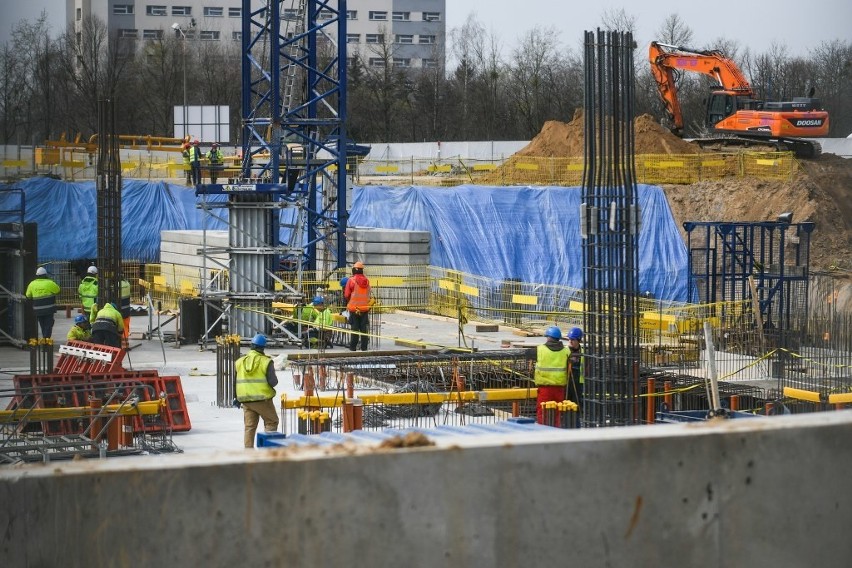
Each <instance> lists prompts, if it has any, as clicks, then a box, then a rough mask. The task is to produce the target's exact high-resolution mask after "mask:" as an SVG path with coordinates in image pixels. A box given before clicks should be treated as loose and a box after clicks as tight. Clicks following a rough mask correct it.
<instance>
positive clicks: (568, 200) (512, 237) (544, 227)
mask: <svg viewBox="0 0 852 568" xmlns="http://www.w3.org/2000/svg"><path fill="white" fill-rule="evenodd" d="M638 189H639V206H640V207H641V210H642V227H641V231H640V236H639V286H640V289H641V290H640V291H642V292H644V291H651V292H652V293H654V295H655V297H657V298H661V299H666V300H673V301H686V299H687V284H688V278H687V275H688V264H687V254H686V245H685V244H684V241H683V237H681V235H680V233H679V232H678V228H677V225H676V224H675V221H674V217H673V216H672V212H671V209H670V208H669V204H668V201H667V200H666V196H665V193H663V190H662V189H660V188H659V187H655V186H647V185H640V186H639V188H638ZM580 195H581V188H579V187H488V186H476V185H462V186H457V187H452V188H435V187H416V186H411V187H388V186H363V187H356V188H355V194H354V201H353V206H352V212H351V214H350V217H349V226H352V227H381V228H387V229H406V230H416V231H429V232H430V233H431V235H432V249H431V250H432V252H431V263H430V264H432V265H435V266H442V267H445V268H452V269H454V270H460V271H462V272H468V273H471V274H479V275H482V276H488V277H491V278H499V279H507V278H517V279H519V280H521V281H523V282H536V283H541V284H560V285H564V286H570V287H572V288H582V287H583V271H582V266H583V251H582V239H581V238H580V221H579V211H580Z"/></svg>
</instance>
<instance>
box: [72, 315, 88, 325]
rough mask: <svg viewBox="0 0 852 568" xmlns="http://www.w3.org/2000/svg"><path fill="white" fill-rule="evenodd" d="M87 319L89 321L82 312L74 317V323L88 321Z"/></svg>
mask: <svg viewBox="0 0 852 568" xmlns="http://www.w3.org/2000/svg"><path fill="white" fill-rule="evenodd" d="M87 321H89V318H87V317H86V316H84V315H83V314H80V315H79V316H77V317H75V318H74V323H84V322H87Z"/></svg>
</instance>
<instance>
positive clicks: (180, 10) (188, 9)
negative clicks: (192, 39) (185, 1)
mask: <svg viewBox="0 0 852 568" xmlns="http://www.w3.org/2000/svg"><path fill="white" fill-rule="evenodd" d="M191 15H192V6H172V16H191Z"/></svg>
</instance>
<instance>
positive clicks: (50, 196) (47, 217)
mask: <svg viewBox="0 0 852 568" xmlns="http://www.w3.org/2000/svg"><path fill="white" fill-rule="evenodd" d="M5 187H7V188H8V187H16V188H21V189H23V191H24V195H25V207H26V214H25V220H26V221H27V222H35V223H38V239H39V261H40V262H47V261H61V260H76V259H81V258H95V257H96V256H97V243H96V236H97V229H96V210H97V209H96V190H95V183H94V182H83V183H69V182H63V181H59V180H54V179H50V178H31V179H28V180H25V181H22V182H19V183H16V184H15V185H14V186H5ZM580 191H581V190H580V188H577V187H574V188H567V187H484V186H471V185H464V186H458V187H453V188H435V187H387V186H364V187H356V188H354V201H353V207H352V211H351V213H350V217H349V225H350V226H357V227H377V228H385V229H404V230H418V231H428V232H429V233H430V234H431V261H430V264H432V265H435V266H441V267H444V268H450V269H454V270H460V271H462V272H468V273H471V274H478V275H482V276H488V277H491V278H497V279H518V280H520V281H523V282H535V283H542V284H560V285H565V286H570V287H573V288H582V286H583V273H582V240H581V238H580V225H579V205H580ZM225 198H226V196H222V195H212V196H207V198H206V199H208V200H210V201H215V200H217V199H225ZM19 200H20V198H19V196H13V195H11V194H5V193H3V192H0V221H9V220H15V219H14V218H6V217H9V215H10V214H9V213H6V211H7V210H9V209H14V208H15V207H17V206H18V205H17V203H18V202H19ZM196 203H197V198H196V196H195V191H194V189H193V188H189V187H185V186H181V185H174V184H168V183H165V182H147V181H141V180H124V183H123V190H122V221H121V222H122V257H123V258H125V259H128V260H136V261H139V262H157V261H159V258H160V231H162V230H187V229H202V228H206V229H208V230H217V229H218V230H224V229H227V225H226V224H225V223H224V222H223V221H221V220H218V219H216V218H214V217H213V216H210V215H206V214H205V213H203V212H202V211H201V210H199V209H198V208H197V206H196ZM639 204H640V206H641V208H642V229H641V232H640V237H639V285H640V289H641V290H640V291H641V292H644V291H650V292H652V293H653V294H654V295H655V297H657V298H660V299H665V300H672V301H686V300H687V289H688V281H689V279H688V265H687V253H686V246H685V244H684V242H683V238H682V237H681V235H680V233H679V232H678V229H677V226H676V225H675V221H674V218H673V217H672V213H671V209H670V208H669V205H668V202H667V201H666V197H665V194H664V193H663V191H662V189H660V188H658V187H654V186H645V185H640V186H639ZM285 211H286V210H285ZM216 214H217V215H221V216H226V215H227V210H225V209H217V210H216ZM281 238H282V240H286V239H287V238H288V235H287V234H286V230H282V233H281Z"/></svg>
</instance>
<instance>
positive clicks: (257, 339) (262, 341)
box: [251, 333, 266, 347]
mask: <svg viewBox="0 0 852 568" xmlns="http://www.w3.org/2000/svg"><path fill="white" fill-rule="evenodd" d="M251 344H252V345H256V346H258V347H266V336H265V335H263V334H262V333H258V334H257V335H255V336H254V337H252V339H251Z"/></svg>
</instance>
